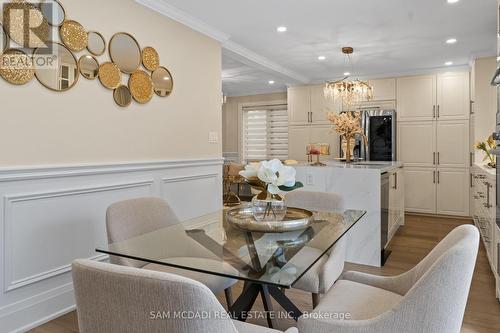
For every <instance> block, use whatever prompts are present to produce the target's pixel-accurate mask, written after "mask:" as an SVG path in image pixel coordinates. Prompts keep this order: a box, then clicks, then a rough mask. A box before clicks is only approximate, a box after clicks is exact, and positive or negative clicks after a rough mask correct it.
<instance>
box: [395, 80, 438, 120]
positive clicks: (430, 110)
mask: <svg viewBox="0 0 500 333" xmlns="http://www.w3.org/2000/svg"><path fill="white" fill-rule="evenodd" d="M436 81H437V79H436V76H435V75H426V76H413V77H404V78H398V79H397V92H398V93H397V96H398V97H397V100H398V115H399V117H398V119H399V120H400V121H415V120H416V121H423V120H433V119H434V116H435V108H436Z"/></svg>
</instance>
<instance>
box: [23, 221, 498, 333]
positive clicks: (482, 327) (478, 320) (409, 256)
mask: <svg viewBox="0 0 500 333" xmlns="http://www.w3.org/2000/svg"><path fill="white" fill-rule="evenodd" d="M464 223H468V221H467V220H461V219H445V218H436V217H423V216H407V219H406V226H405V227H402V228H401V229H400V230H399V231H398V233H397V234H396V236H395V237H394V239H393V241H392V242H391V245H390V248H391V250H392V251H393V252H392V255H391V256H390V257H389V260H388V262H387V264H386V266H385V267H383V268H374V267H364V266H358V265H348V267H347V268H348V269H356V270H361V271H365V272H369V273H373V274H378V275H395V274H399V273H401V272H404V271H407V270H408V269H410V268H412V267H413V266H415V265H416V264H417V263H418V262H419V261H420V260H421V259H422V258H423V257H425V255H426V254H427V253H429V251H431V249H432V248H433V247H434V246H435V245H436V244H437V243H438V242H439V241H440V240H441V239H443V238H444V237H445V236H446V235H447V234H448V233H449V232H450V231H451V230H453V229H454V228H455V227H457V226H459V225H461V224H464ZM241 287H242V286H241V284H238V285H237V286H236V287H235V288H234V293H235V295H237V294H238V293H239V292H240V291H241ZM287 295H288V296H289V297H290V298H291V299H292V300H293V301H294V302H295V304H296V305H297V306H298V307H299V308H300V309H302V310H304V311H310V310H311V309H312V304H311V300H310V296H309V295H308V294H307V293H304V292H301V291H297V290H291V291H287ZM219 298H220V300H221V303H223V304H224V298H223V296H220V297H219ZM262 308H263V307H262V304H261V303H260V301H257V303H256V305H255V309H258V310H260V309H262ZM275 310H279V307H278V306H277V305H276V306H275ZM251 322H253V323H257V324H260V325H265V320H253V321H251ZM279 325H280V329H286V328H288V327H290V326H293V325H294V322H293V321H289V320H281V321H280V322H279ZM30 332H32V333H75V332H78V323H77V317H76V313H75V312H71V313H69V314H67V315H65V316H62V317H60V318H57V319H55V320H53V321H51V322H49V323H47V324H45V325H43V326H41V327H38V328H36V329H34V330H32V331H30ZM462 332H466V333H472V332H477V333H483V332H484V333H498V332H500V303H499V302H498V301H497V299H496V298H495V281H494V278H493V274H492V272H491V270H490V267H489V264H488V259H487V258H486V253H485V250H484V247H483V246H481V249H480V251H479V256H478V260H477V265H476V270H475V273H474V278H473V282H472V287H471V291H470V295H469V301H468V304H467V310H466V313H465V318H464V325H463V329H462Z"/></svg>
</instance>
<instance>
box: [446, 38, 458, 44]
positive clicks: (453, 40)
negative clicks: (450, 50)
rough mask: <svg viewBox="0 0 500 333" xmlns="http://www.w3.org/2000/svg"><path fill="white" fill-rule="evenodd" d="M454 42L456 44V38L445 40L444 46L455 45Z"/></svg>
mask: <svg viewBox="0 0 500 333" xmlns="http://www.w3.org/2000/svg"><path fill="white" fill-rule="evenodd" d="M456 42H457V39H456V38H450V39H448V40H446V44H455V43H456Z"/></svg>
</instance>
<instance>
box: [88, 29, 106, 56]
mask: <svg viewBox="0 0 500 333" xmlns="http://www.w3.org/2000/svg"><path fill="white" fill-rule="evenodd" d="M87 50H88V51H89V52H90V53H92V54H93V55H95V56H100V55H103V54H104V52H105V51H106V40H104V37H103V36H102V35H101V34H100V33H98V32H95V31H89V33H88V45H87Z"/></svg>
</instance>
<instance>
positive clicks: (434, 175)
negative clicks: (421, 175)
mask: <svg viewBox="0 0 500 333" xmlns="http://www.w3.org/2000/svg"><path fill="white" fill-rule="evenodd" d="M432 174H433V176H432V178H433V180H432V182H433V183H434V184H436V171H433V172H432Z"/></svg>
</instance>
